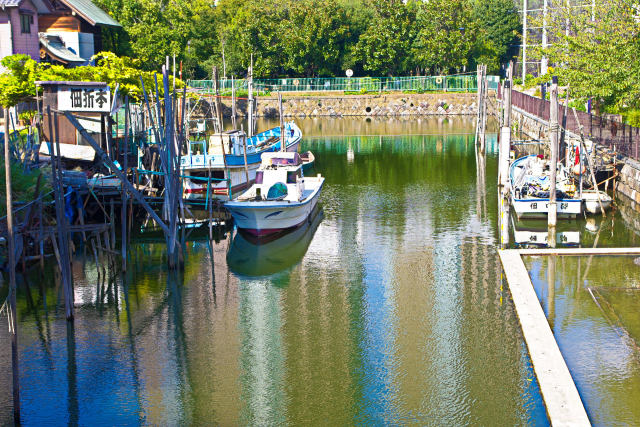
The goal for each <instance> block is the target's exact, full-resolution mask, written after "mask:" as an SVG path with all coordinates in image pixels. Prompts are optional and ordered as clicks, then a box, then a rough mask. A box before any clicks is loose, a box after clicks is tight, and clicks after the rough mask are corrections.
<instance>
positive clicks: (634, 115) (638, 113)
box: [623, 110, 640, 128]
mask: <svg viewBox="0 0 640 427" xmlns="http://www.w3.org/2000/svg"><path fill="white" fill-rule="evenodd" d="M623 117H624V121H625V122H627V123H628V124H630V125H631V126H633V127H637V128H640V110H631V111H627V112H626V113H624V114H623Z"/></svg>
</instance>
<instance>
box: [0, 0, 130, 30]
mask: <svg viewBox="0 0 640 427" xmlns="http://www.w3.org/2000/svg"><path fill="white" fill-rule="evenodd" d="M60 2H61V3H63V4H64V5H66V6H67V7H68V8H69V9H71V10H73V11H74V12H75V13H77V14H78V15H80V16H81V17H82V18H83V19H84V20H86V21H87V22H88V23H90V24H91V25H94V26H95V25H106V26H110V27H122V25H120V24H119V23H118V21H116V20H115V19H113V18H112V17H111V16H110V15H109V14H108V13H107V12H105V11H104V10H102V9H100V8H99V7H98V6H96V5H95V4H93V2H92V1H91V0H60ZM20 3H22V0H0V9H4V8H5V7H18V6H20ZM34 3H36V7H37V9H38V11H39V12H40V13H46V12H45V11H44V10H42V8H43V7H44V6H43V5H42V2H41V1H40V0H34ZM45 10H46V9H45ZM47 11H48V10H47Z"/></svg>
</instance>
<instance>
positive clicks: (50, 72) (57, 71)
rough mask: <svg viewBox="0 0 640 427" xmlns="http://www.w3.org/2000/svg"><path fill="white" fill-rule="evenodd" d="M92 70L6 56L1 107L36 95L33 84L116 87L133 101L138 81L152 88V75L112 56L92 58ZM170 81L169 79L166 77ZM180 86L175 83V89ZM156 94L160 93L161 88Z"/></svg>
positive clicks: (139, 91)
mask: <svg viewBox="0 0 640 427" xmlns="http://www.w3.org/2000/svg"><path fill="white" fill-rule="evenodd" d="M93 59H94V60H95V63H96V65H95V66H83V67H75V68H64V67H63V66H61V65H51V64H46V63H38V62H36V61H34V60H33V59H31V58H30V57H29V56H28V55H22V54H18V55H12V56H7V57H5V58H3V59H2V61H0V62H1V63H2V66H3V67H5V68H6V70H5V71H4V72H3V73H0V106H3V107H12V106H14V105H16V104H18V103H19V102H22V101H25V100H28V99H31V98H33V97H35V95H36V86H35V82H36V81H55V80H72V81H97V82H106V83H108V84H109V85H110V87H111V90H114V89H115V85H116V83H117V84H119V89H118V90H119V91H120V93H122V94H125V95H129V97H131V99H132V100H140V99H141V97H142V87H141V84H140V77H142V78H143V80H144V85H145V87H146V88H147V90H150V89H151V88H155V83H154V75H153V73H152V72H148V71H141V70H140V68H139V64H140V61H139V60H134V59H131V58H126V57H118V56H116V55H115V54H113V53H112V52H101V53H99V54H97V55H95V56H94V57H93ZM169 78H170V79H171V77H169ZM182 84H183V83H182V82H181V81H180V80H178V79H176V87H181V86H182ZM159 90H160V91H161V92H162V90H163V89H162V85H160V88H159Z"/></svg>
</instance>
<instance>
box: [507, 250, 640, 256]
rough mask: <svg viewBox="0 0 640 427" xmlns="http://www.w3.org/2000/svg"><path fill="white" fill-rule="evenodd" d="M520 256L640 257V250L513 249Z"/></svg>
mask: <svg viewBox="0 0 640 427" xmlns="http://www.w3.org/2000/svg"><path fill="white" fill-rule="evenodd" d="M513 250H515V251H517V252H518V253H519V254H520V255H528V256H531V255H542V256H548V255H561V256H585V255H640V248H555V249H553V248H540V249H513Z"/></svg>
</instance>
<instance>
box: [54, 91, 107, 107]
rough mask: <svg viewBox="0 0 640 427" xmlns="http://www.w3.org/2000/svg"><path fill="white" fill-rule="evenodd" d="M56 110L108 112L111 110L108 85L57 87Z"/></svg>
mask: <svg viewBox="0 0 640 427" xmlns="http://www.w3.org/2000/svg"><path fill="white" fill-rule="evenodd" d="M58 110H61V111H89V112H96V113H108V112H110V111H111V94H110V92H109V86H102V87H94V86H66V87H59V88H58Z"/></svg>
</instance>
